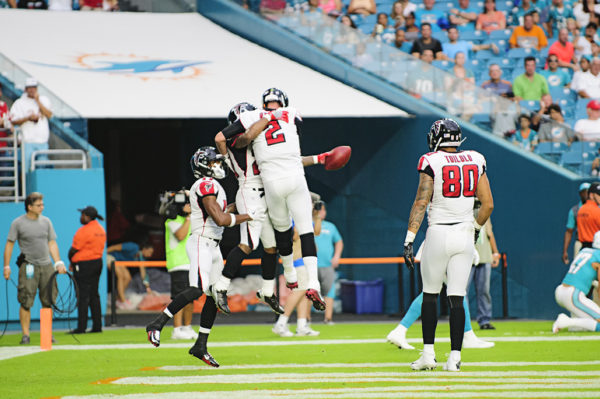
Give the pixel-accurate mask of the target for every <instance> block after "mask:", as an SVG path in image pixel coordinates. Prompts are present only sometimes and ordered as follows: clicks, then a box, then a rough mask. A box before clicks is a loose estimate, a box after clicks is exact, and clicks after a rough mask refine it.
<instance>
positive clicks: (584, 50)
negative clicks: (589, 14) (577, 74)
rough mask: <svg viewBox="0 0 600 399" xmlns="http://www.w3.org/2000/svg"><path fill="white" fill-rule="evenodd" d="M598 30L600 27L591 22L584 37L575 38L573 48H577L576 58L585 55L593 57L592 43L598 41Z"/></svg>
mask: <svg viewBox="0 0 600 399" xmlns="http://www.w3.org/2000/svg"><path fill="white" fill-rule="evenodd" d="M597 30H598V25H596V24H595V23H593V22H590V23H589V24H587V25H586V27H585V32H584V35H583V36H578V37H577V38H573V47H575V57H576V58H578V59H579V58H580V57H582V56H584V55H589V56H591V55H592V41H594V40H596V39H595V38H596V31H597Z"/></svg>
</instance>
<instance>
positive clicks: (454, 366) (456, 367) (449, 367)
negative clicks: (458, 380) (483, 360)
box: [444, 359, 460, 371]
mask: <svg viewBox="0 0 600 399" xmlns="http://www.w3.org/2000/svg"><path fill="white" fill-rule="evenodd" d="M444 370H445V371H460V360H459V361H458V362H455V361H452V360H450V359H448V361H447V362H446V364H444Z"/></svg>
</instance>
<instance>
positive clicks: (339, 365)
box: [156, 360, 600, 371]
mask: <svg viewBox="0 0 600 399" xmlns="http://www.w3.org/2000/svg"><path fill="white" fill-rule="evenodd" d="M598 364H600V360H589V361H581V362H570V361H565V362H469V363H465V362H463V363H462V366H463V367H466V366H467V367H509V366H510V367H515V366H593V365H598ZM407 365H408V362H404V363H305V364H300V363H286V364H238V365H233V366H221V367H219V370H245V369H250V370H251V369H295V368H311V369H316V368H321V367H329V368H351V367H358V368H386V367H406V366H407ZM156 370H162V371H195V370H199V371H202V370H211V369H209V368H207V367H206V366H162V367H158V368H156Z"/></svg>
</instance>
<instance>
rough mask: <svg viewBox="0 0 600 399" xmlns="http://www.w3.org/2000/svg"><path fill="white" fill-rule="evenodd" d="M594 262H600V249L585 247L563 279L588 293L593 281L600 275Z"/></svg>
mask: <svg viewBox="0 0 600 399" xmlns="http://www.w3.org/2000/svg"><path fill="white" fill-rule="evenodd" d="M592 263H600V250H599V249H595V248H583V249H582V250H581V251H579V253H578V254H577V256H576V257H575V259H573V262H571V266H570V267H569V271H568V272H567V274H566V275H565V278H564V279H563V281H562V282H563V284H568V285H572V286H573V287H575V288H577V289H578V290H580V291H582V292H583V293H584V294H587V293H588V292H589V291H590V289H591V288H592V282H593V281H594V280H595V279H596V278H597V277H598V272H597V271H596V269H594V267H593V266H592Z"/></svg>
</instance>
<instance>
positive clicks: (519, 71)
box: [506, 66, 525, 82]
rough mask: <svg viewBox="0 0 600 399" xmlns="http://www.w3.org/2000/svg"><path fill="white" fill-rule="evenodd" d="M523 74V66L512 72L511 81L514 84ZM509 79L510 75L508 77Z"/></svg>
mask: <svg viewBox="0 0 600 399" xmlns="http://www.w3.org/2000/svg"><path fill="white" fill-rule="evenodd" d="M523 73H525V69H523V67H522V66H521V67H520V68H515V69H513V70H512V73H511V75H510V76H511V81H513V82H514V80H515V79H516V78H517V76H519V75H522V74H523ZM506 76H507V77H508V75H506Z"/></svg>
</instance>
